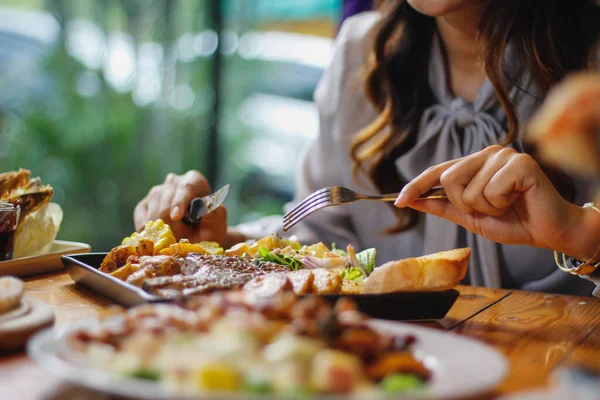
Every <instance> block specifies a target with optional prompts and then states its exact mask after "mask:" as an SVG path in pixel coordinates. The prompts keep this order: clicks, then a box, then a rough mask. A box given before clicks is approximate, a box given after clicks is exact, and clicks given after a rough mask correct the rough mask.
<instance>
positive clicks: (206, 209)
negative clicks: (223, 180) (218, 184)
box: [182, 185, 229, 225]
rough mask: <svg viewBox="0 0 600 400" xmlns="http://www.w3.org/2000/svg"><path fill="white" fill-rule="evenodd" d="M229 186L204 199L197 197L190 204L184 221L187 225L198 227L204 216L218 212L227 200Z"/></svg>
mask: <svg viewBox="0 0 600 400" xmlns="http://www.w3.org/2000/svg"><path fill="white" fill-rule="evenodd" d="M228 193H229V185H225V186H223V187H222V188H221V189H219V190H217V191H216V192H214V193H212V194H209V195H208V196H204V197H196V198H195V199H193V200H192V201H191V202H190V205H189V207H188V210H187V212H186V213H185V216H184V217H183V219H182V221H183V222H184V223H185V224H187V225H197V224H199V223H200V220H201V219H202V217H203V216H205V215H207V214H210V213H211V212H213V211H214V210H216V209H217V208H218V207H219V206H220V205H221V204H222V203H223V201H225V198H227V194H228Z"/></svg>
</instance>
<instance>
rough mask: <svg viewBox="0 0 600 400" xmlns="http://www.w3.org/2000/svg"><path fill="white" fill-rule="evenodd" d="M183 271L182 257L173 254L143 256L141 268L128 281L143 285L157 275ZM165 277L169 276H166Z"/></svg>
mask: <svg viewBox="0 0 600 400" xmlns="http://www.w3.org/2000/svg"><path fill="white" fill-rule="evenodd" d="M180 273H181V259H180V258H178V257H171V256H142V257H140V263H139V269H138V270H137V271H136V272H134V273H133V274H131V275H130V276H129V277H128V278H127V280H126V282H127V283H131V284H132V285H135V286H142V284H143V283H145V282H146V281H147V280H148V279H151V278H154V277H156V276H160V277H163V276H164V275H175V274H180ZM164 277H165V278H166V277H167V276H164Z"/></svg>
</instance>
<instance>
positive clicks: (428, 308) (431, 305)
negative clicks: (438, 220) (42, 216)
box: [62, 253, 459, 320]
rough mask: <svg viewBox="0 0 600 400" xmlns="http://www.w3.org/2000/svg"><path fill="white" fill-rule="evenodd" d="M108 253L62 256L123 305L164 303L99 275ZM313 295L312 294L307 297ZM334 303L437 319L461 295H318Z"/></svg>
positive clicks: (71, 269)
mask: <svg viewBox="0 0 600 400" xmlns="http://www.w3.org/2000/svg"><path fill="white" fill-rule="evenodd" d="M106 254H107V253H87V254H77V255H69V256H63V257H62V261H63V263H64V265H65V268H66V270H67V272H68V273H69V275H70V276H71V279H73V281H74V282H75V283H77V284H80V285H83V286H85V287H87V288H89V289H91V290H93V291H95V292H97V293H98V294H100V295H102V296H105V297H107V298H109V299H111V300H113V301H115V302H116V303H118V304H121V305H123V306H127V307H129V306H134V305H138V304H142V303H146V302H157V301H165V300H164V299H163V298H161V297H158V296H154V295H151V294H149V293H147V292H145V291H144V290H142V289H141V288H138V287H135V286H133V285H130V284H128V283H126V282H124V281H122V280H120V279H117V278H114V277H112V276H110V275H108V274H105V273H102V272H100V271H99V270H98V269H99V268H100V265H101V263H102V260H103V259H104V257H105V256H106ZM306 296H313V295H310V294H309V295H306ZM319 296H322V297H324V298H325V299H327V300H329V301H331V302H334V301H335V300H337V299H338V298H340V297H349V298H352V299H353V300H354V301H355V302H356V303H357V305H358V308H359V310H360V311H362V312H364V313H365V314H367V315H369V316H371V317H374V318H381V319H390V320H434V319H440V318H443V317H444V316H445V315H446V313H447V312H448V311H449V310H450V308H451V307H452V305H453V304H454V302H455V301H456V299H457V298H458V296H459V292H458V291H457V290H455V289H450V290H446V291H442V292H403V293H383V294H355V295H339V294H331V295H319Z"/></svg>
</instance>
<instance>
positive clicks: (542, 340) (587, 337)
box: [0, 273, 600, 400]
mask: <svg viewBox="0 0 600 400" xmlns="http://www.w3.org/2000/svg"><path fill="white" fill-rule="evenodd" d="M25 286H26V290H27V292H28V293H30V294H32V295H34V296H36V297H38V298H39V299H41V300H43V301H45V302H47V303H49V304H51V305H52V306H53V307H54V310H55V312H56V324H57V325H63V324H66V323H69V322H72V321H76V320H78V319H81V318H87V317H90V316H93V315H96V314H97V313H98V312H99V311H101V310H102V309H104V308H106V307H108V306H110V305H111V302H110V301H109V300H106V299H104V298H102V297H100V296H98V295H96V294H94V293H93V292H90V291H89V290H86V289H84V288H81V287H79V286H75V285H74V284H73V282H72V281H71V279H70V278H69V276H68V275H67V274H65V273H56V274H51V275H44V276H39V277H34V278H30V279H28V280H27V282H26V285H25ZM458 289H459V291H460V292H461V296H460V298H459V299H458V300H457V302H456V304H455V305H454V307H453V308H452V309H451V310H450V312H449V313H448V315H447V316H446V318H444V319H443V320H440V321H436V322H428V323H425V325H429V326H432V327H434V328H437V329H443V330H449V331H452V332H454V333H458V334H461V335H465V336H469V337H472V338H476V339H479V340H482V341H484V342H486V343H488V344H490V345H492V346H494V347H495V348H497V349H498V350H500V351H501V352H502V353H504V354H505V355H506V357H507V358H508V361H509V363H510V371H509V373H508V376H507V377H506V379H505V380H504V381H503V382H502V383H501V384H500V385H499V386H498V387H497V388H496V390H495V391H494V392H492V393H488V394H485V395H483V396H482V397H481V399H484V398H494V397H498V396H500V395H504V394H507V393H512V392H515V391H520V390H524V389H531V388H536V387H543V386H545V385H547V384H548V376H549V374H550V373H551V372H552V371H553V370H554V369H555V368H556V367H559V366H563V365H570V364H576V365H581V364H583V365H586V366H588V367H592V368H594V369H596V370H598V371H599V372H600V361H599V360H600V300H599V299H594V298H590V297H573V296H562V295H548V294H542V293H529V292H521V291H508V290H500V289H485V288H479V287H469V286H461V287H459V288H458ZM63 398H77V399H82V400H83V399H92V398H93V399H97V398H106V399H107V398H108V397H106V396H103V395H101V394H98V393H93V392H90V391H87V390H85V389H81V388H76V387H73V386H71V385H69V384H67V383H65V382H63V381H60V380H59V379H56V378H54V377H53V376H51V375H50V374H48V373H47V372H45V371H43V370H41V369H40V368H38V367H37V366H36V365H35V364H34V363H33V362H32V361H31V360H29V359H28V358H27V356H26V355H25V354H23V353H19V354H13V355H8V356H6V355H4V356H1V355H0V399H20V400H28V399H36V400H37V399H44V400H50V399H63Z"/></svg>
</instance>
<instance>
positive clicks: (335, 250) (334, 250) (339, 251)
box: [331, 243, 348, 257]
mask: <svg viewBox="0 0 600 400" xmlns="http://www.w3.org/2000/svg"><path fill="white" fill-rule="evenodd" d="M331 252H332V253H333V254H335V255H336V256H338V257H348V252H347V251H345V250H342V249H338V248H337V247H335V243H331Z"/></svg>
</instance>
